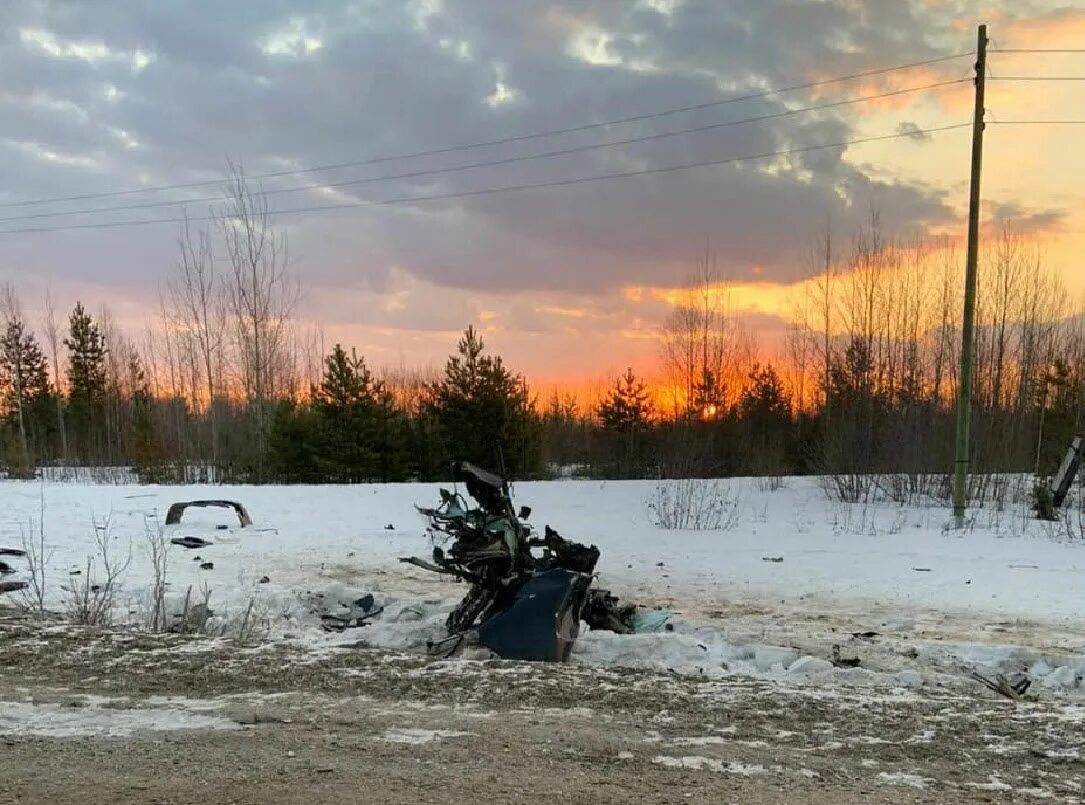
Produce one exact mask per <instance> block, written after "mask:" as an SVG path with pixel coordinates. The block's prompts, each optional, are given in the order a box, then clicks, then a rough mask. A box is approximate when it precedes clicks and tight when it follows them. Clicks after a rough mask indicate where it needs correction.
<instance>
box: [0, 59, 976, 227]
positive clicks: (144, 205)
mask: <svg viewBox="0 0 1085 805" xmlns="http://www.w3.org/2000/svg"><path fill="white" fill-rule="evenodd" d="M971 80H972V79H970V78H956V79H951V80H947V81H938V82H934V83H931V84H924V85H923V86H918V87H907V88H904V89H898V90H892V91H889V92H879V93H876V94H873V95H864V96H861V97H858V98H848V99H846V100H842V101H833V102H831V103H823V104H816V105H813V106H805V107H801V108H798V109H785V110H783V111H781V112H773V113H770V114H766V115H758V116H756V117H747V118H742V119H741V120H727V121H723V122H719V123H709V124H706V125H704V126H694V127H691V128H684V129H678V130H675V131H665V132H657V133H655V134H645V135H642V136H639V137H629V138H627V139H624V140H613V141H610V142H605V143H595V144H591V145H580V146H573V147H570V148H561V149H557V150H553V151H544V152H541V153H537V154H526V155H522V156H514V157H505V158H502V159H495V160H486V161H481V162H469V163H467V164H464V165H452V166H449V167H444V168H430V169H427V170H417V171H410V172H407V173H398V174H392V175H385V176H369V177H365V178H362V179H347V180H344V181H340V182H321V183H319V184H309V185H301V186H299V187H285V188H278V189H273V190H264V191H261V194H262V195H267V196H271V195H279V194H281V193H299V192H302V191H307V190H329V189H333V188H338V187H348V186H353V185H361V184H371V183H374V182H386V181H393V180H397V179H413V178H418V177H422V176H436V175H440V174H448V173H457V172H460V171H466V170H472V169H475V168H485V167H494V166H498V165H509V164H514V163H517V162H526V161H529V160H536V159H549V158H553V157H559V156H567V155H570V154H577V153H583V152H587V151H593V150H597V149H601V148H613V147H615V146H619V145H630V144H635V143H643V142H650V141H654V140H661V139H665V138H668V137H677V136H680V135H685V134H695V133H699V132H705V131H713V130H717V129H722V128H728V127H730V126H739V125H744V124H748V123H760V122H764V121H766V120H778V119H780V118H785V117H791V116H794V115H798V114H804V113H807V112H816V111H822V110H825V109H833V108H837V107H841V106H848V105H852V104H857V103H864V102H866V101H873V100H878V99H881V98H891V97H894V96H899V95H906V94H909V93H913V92H920V91H923V90H929V89H937V88H941V87H947V86H951V85H954V84H961V83H965V82H968V81H971ZM214 201H221V196H204V197H201V198H193V199H185V200H179V201H172V200H166V201H151V202H140V203H136V204H125V205H120V206H113V207H89V208H84V209H79V210H66V211H62V212H39V213H31V214H29V215H12V216H8V217H6V218H0V223H4V222H9V221H28V220H40V219H43V218H59V217H67V216H70V215H88V214H92V213H99V212H121V211H125V210H141V209H151V208H155V207H177V206H182V205H186V204H201V203H205V202H214Z"/></svg>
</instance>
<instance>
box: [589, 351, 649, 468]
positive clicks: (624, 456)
mask: <svg viewBox="0 0 1085 805" xmlns="http://www.w3.org/2000/svg"><path fill="white" fill-rule="evenodd" d="M596 414H597V415H598V416H599V421H600V423H602V426H603V430H604V431H606V432H607V433H608V434H609V435H610V440H611V442H612V447H613V449H612V451H611V454H612V455H614V456H615V458H616V464H617V466H616V468H615V469H614V470H613V471H614V472H616V473H617V475H618V477H621V478H629V477H636V476H638V475H640V474H641V470H642V468H643V463H644V462H643V460H642V459H643V457H642V455H641V454H642V452H643V447H644V440H643V438H642V434H643V433H644V432H645V431H647V430H648V427H649V422H650V420H651V418H652V403H651V400H650V399H649V397H648V389H647V388H646V387H645V385H644V383H643V382H641V381H640V380H638V379H637V376H636V375H634V374H633V368H632V367H629V368H627V369H626V370H625V374H624V375H622V376H621V377H619V378H618V379H617V380H616V381H614V386H613V388H611V389H610V391H609V392H608V393H607V396H606V398H605V399H604V400H603V402H601V403H600V404H599V407H598V409H596Z"/></svg>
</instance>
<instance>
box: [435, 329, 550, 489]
mask: <svg viewBox="0 0 1085 805" xmlns="http://www.w3.org/2000/svg"><path fill="white" fill-rule="evenodd" d="M427 408H428V409H429V411H431V412H432V414H433V416H434V418H435V420H436V422H437V426H438V429H439V431H440V433H441V435H442V437H443V444H444V448H445V454H446V457H447V458H448V459H449V460H452V459H465V460H467V461H471V462H473V463H476V464H480V465H482V466H486V467H491V468H494V469H496V470H498V471H504V472H505V473H506V474H508V475H509V476H516V475H527V474H532V473H534V472H535V471H536V470H537V464H538V455H539V441H540V433H539V427H538V421H537V419H538V418H537V416H536V415H535V412H534V410H533V408H532V404H531V398H530V395H529V393H528V389H527V382H526V381H525V380H524V378H523V377H522V376H521V375H516V374H513V373H512V372H510V371H509V370H508V369H507V368H505V364H504V362H503V361H502V359H501V357H500V356H499V355H488V354H486V347H485V344H484V343H483V341H482V338H481V337H480V336H479V335H478V333H476V332H475V328H474V327H468V328H467V329H466V330H465V331H464V334H463V338H461V339H460V340H459V343H458V344H457V345H456V354H455V355H452V356H450V357H449V359H448V362H447V363H446V364H445V374H444V378H443V379H442V380H441V381H439V382H437V383H435V384H433V385H432V386H431V388H430V398H429V401H428V403H427Z"/></svg>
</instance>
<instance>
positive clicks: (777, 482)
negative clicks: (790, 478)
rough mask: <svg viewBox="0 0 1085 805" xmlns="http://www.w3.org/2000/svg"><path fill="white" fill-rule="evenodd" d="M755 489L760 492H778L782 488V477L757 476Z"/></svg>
mask: <svg viewBox="0 0 1085 805" xmlns="http://www.w3.org/2000/svg"><path fill="white" fill-rule="evenodd" d="M757 488H758V489H759V490H760V491H762V492H778V491H779V490H781V489H783V488H784V476H782V475H759V476H757Z"/></svg>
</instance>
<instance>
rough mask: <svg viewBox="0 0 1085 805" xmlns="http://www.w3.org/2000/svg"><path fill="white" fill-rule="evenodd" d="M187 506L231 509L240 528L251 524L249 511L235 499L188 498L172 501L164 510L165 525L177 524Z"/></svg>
mask: <svg viewBox="0 0 1085 805" xmlns="http://www.w3.org/2000/svg"><path fill="white" fill-rule="evenodd" d="M188 508H198V509H206V508H220V509H233V510H234V511H235V512H237V519H238V521H239V522H240V523H241V527H242V528H247V527H249V526H251V525H252V518H251V517H249V513H248V512H247V511H245V507H244V506H242V505H241V504H240V503H238V502H237V501H236V500H188V501H182V502H179V503H174V504H173V505H171V506H170V507H169V510H168V511H167V512H166V525H177V524H179V523H180V522H181V516H182V515H183V514H184V513H185V509H188Z"/></svg>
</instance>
